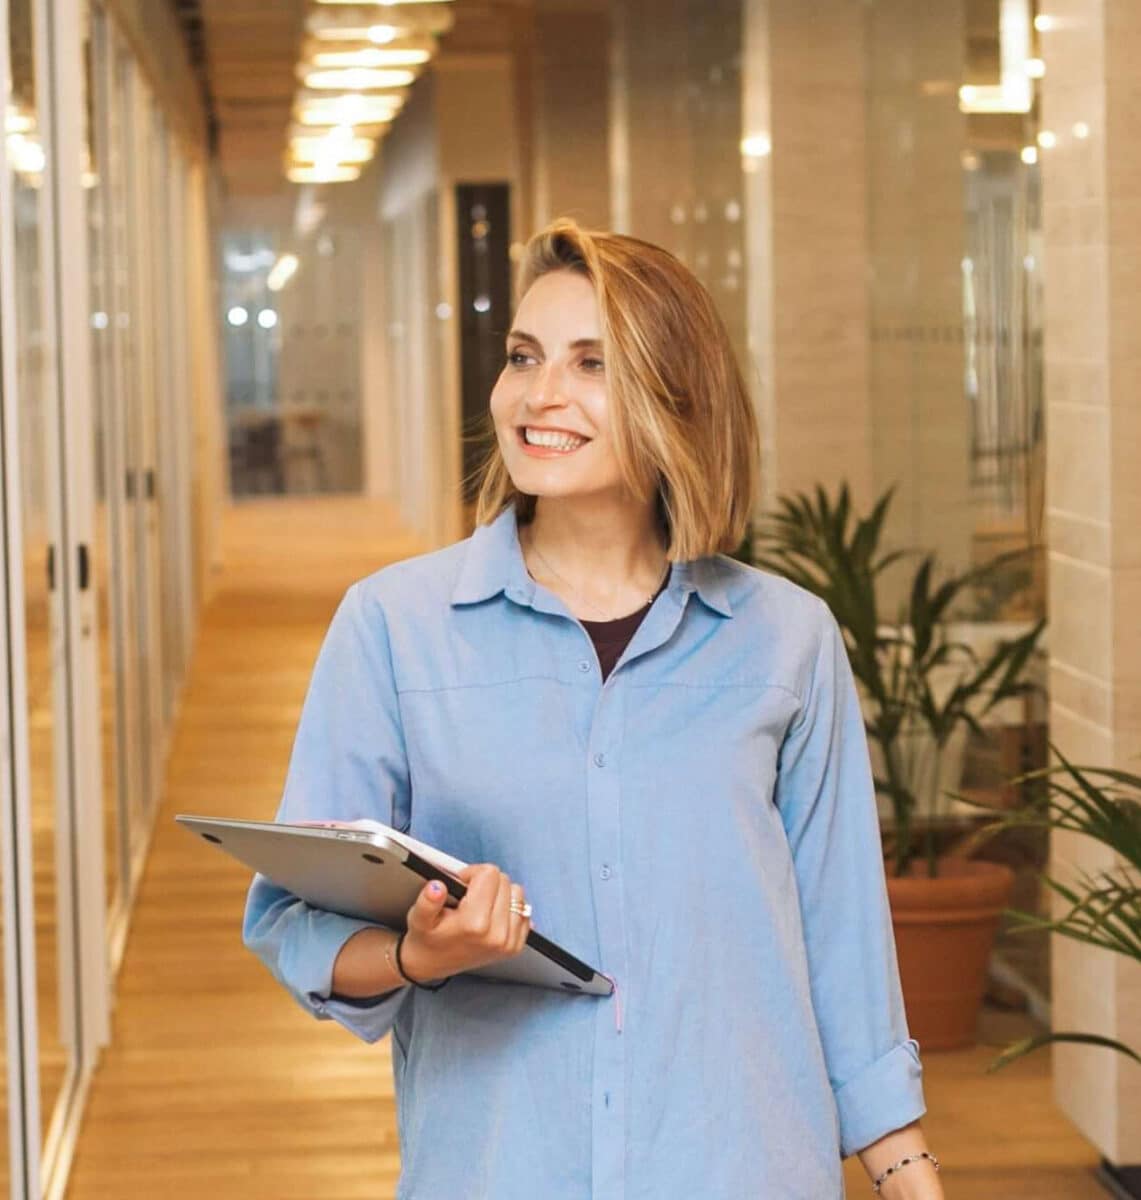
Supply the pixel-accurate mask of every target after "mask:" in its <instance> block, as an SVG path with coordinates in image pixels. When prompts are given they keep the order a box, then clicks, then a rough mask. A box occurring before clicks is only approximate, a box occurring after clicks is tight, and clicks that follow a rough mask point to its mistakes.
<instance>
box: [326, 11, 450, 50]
mask: <svg viewBox="0 0 1141 1200" xmlns="http://www.w3.org/2000/svg"><path fill="white" fill-rule="evenodd" d="M454 24H455V14H454V12H453V10H452V5H450V4H410V5H403V6H401V7H399V8H386V9H384V10H383V11H379V10H378V9H375V8H374V9H373V10H372V12H371V13H370V12H367V11H362V10H361V9H360V8H348V7H338V6H337V5H323V6H320V7H317V8H314V9H313V10H312V11H311V12H310V13H309V15H308V17H306V19H305V28H306V30H307V31H308V32H309V33H310V34H312V35H313V36H314V37H316V38H320V39H321V40H322V41H357V42H371V43H372V45H374V46H384V45H387V42H388V40H389V39H390V38H395V37H397V36H407V35H408V34H432V33H447V32H448V30H449V29H451V28H452V26H453V25H454ZM374 31H375V33H374Z"/></svg>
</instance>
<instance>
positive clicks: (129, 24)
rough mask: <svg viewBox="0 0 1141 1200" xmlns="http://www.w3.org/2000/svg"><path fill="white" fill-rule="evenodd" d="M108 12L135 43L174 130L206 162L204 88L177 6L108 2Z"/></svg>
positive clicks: (132, 0)
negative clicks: (184, 36) (175, 7)
mask: <svg viewBox="0 0 1141 1200" xmlns="http://www.w3.org/2000/svg"><path fill="white" fill-rule="evenodd" d="M107 7H108V8H109V9H110V10H111V12H112V13H113V14H114V16H115V18H116V20H117V23H118V25H119V28H120V29H122V30H123V32H124V33H125V34H126V36H127V40H128V41H129V42H130V43H131V51H132V53H133V54H134V56H135V58H136V59H137V60H138V62H139V64H140V65H141V66H142V68H143V70H144V71H145V72H146V75H147V82H148V83H149V84H150V86H151V87H152V88H153V89H154V92H155V95H156V97H157V98H158V101H159V104H160V105H161V106H162V109H163V112H164V113H165V114H166V117H167V119H168V120H169V121H170V124H171V126H172V128H174V129H175V130H177V132H178V133H179V134H180V135H181V137H182V139H183V142H184V143H185V144H186V147H187V149H188V150H189V151H190V152H191V153H194V154H196V155H198V156H200V157H205V153H206V112H205V108H204V106H203V102H202V89H201V87H200V85H199V83H198V79H197V77H196V76H195V74H194V71H193V69H192V68H191V66H190V58H189V55H188V54H187V52H186V43H185V42H184V41H183V38H182V30H181V29H180V27H179V24H178V18H177V17H176V16H175V11H174V5H173V4H159V3H155V0H108V4H107Z"/></svg>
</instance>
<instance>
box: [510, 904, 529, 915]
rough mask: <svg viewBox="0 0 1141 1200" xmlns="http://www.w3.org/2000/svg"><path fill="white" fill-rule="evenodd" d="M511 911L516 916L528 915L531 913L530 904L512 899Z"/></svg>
mask: <svg viewBox="0 0 1141 1200" xmlns="http://www.w3.org/2000/svg"><path fill="white" fill-rule="evenodd" d="M511 911H512V912H513V913H514V914H515V915H516V916H517V917H529V916H530V915H531V906H530V905H529V904H520V903H519V901H518V900H512V901H511Z"/></svg>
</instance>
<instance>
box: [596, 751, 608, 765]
mask: <svg viewBox="0 0 1141 1200" xmlns="http://www.w3.org/2000/svg"><path fill="white" fill-rule="evenodd" d="M594 765H595V766H596V767H604V766H606V755H605V754H596V755H595V756H594Z"/></svg>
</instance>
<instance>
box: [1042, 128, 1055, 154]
mask: <svg viewBox="0 0 1141 1200" xmlns="http://www.w3.org/2000/svg"><path fill="white" fill-rule="evenodd" d="M1057 144H1058V135H1057V134H1056V133H1054V131H1053V130H1052V129H1043V130H1040V131H1039V133H1038V145H1039V146H1041V147H1042V149H1043V150H1053V148H1054V147H1055V146H1056V145H1057Z"/></svg>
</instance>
